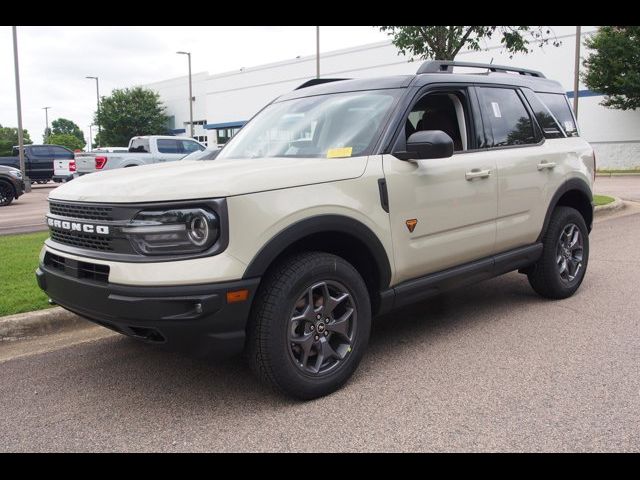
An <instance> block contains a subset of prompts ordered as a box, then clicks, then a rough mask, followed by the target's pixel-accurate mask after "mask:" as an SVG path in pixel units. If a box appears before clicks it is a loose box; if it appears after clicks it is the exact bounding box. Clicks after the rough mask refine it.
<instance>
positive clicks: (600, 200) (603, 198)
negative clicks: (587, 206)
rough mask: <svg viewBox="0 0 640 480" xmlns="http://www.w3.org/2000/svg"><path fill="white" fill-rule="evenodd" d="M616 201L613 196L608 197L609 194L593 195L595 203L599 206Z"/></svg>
mask: <svg viewBox="0 0 640 480" xmlns="http://www.w3.org/2000/svg"><path fill="white" fill-rule="evenodd" d="M613 201H614V198H613V197H608V196H607V195H594V196H593V204H594V205H595V206H596V207H598V206H600V205H606V204H608V203H611V202H613Z"/></svg>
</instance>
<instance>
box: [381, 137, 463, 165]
mask: <svg viewBox="0 0 640 480" xmlns="http://www.w3.org/2000/svg"><path fill="white" fill-rule="evenodd" d="M393 155H394V156H395V157H396V158H399V159H400V160H428V159H433V158H449V157H450V156H452V155H453V140H452V139H451V137H450V136H449V135H447V134H446V133H444V132H443V131H442V130H422V131H419V132H415V133H412V134H411V136H410V137H409V138H408V139H407V150H406V151H405V152H394V154H393Z"/></svg>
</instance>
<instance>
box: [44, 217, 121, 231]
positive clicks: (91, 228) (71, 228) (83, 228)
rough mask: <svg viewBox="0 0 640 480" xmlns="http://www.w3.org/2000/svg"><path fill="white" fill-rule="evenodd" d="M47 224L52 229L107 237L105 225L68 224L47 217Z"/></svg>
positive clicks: (107, 229)
mask: <svg viewBox="0 0 640 480" xmlns="http://www.w3.org/2000/svg"><path fill="white" fill-rule="evenodd" d="M47 224H48V225H49V226H50V227H53V228H59V229H60V230H68V231H71V232H84V233H97V234H98V235H109V227H108V226H107V225H92V224H89V223H80V222H69V221H66V220H58V219H55V218H49V217H47Z"/></svg>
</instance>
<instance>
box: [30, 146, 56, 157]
mask: <svg viewBox="0 0 640 480" xmlns="http://www.w3.org/2000/svg"><path fill="white" fill-rule="evenodd" d="M31 154H32V155H33V156H34V157H50V156H51V152H50V150H49V147H31Z"/></svg>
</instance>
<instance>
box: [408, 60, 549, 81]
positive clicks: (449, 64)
mask: <svg viewBox="0 0 640 480" xmlns="http://www.w3.org/2000/svg"><path fill="white" fill-rule="evenodd" d="M453 67H469V68H482V69H487V70H489V71H491V72H500V73H506V72H516V73H519V74H520V75H528V76H531V77H538V78H547V77H545V76H544V74H543V73H542V72H538V71H537V70H528V69H526V68H517V67H507V66H505V65H494V64H492V63H473V62H455V61H452V60H429V61H427V62H424V63H423V64H422V65H420V68H419V69H418V71H417V72H416V73H417V74H418V75H420V74H422V73H452V72H453Z"/></svg>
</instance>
